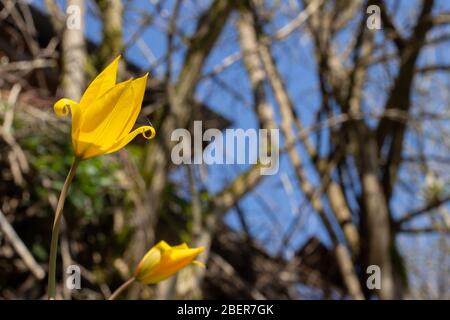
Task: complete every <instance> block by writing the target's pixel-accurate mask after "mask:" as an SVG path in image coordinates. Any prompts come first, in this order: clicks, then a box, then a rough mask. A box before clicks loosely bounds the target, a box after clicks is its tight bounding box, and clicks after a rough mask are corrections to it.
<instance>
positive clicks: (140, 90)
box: [121, 73, 148, 135]
mask: <svg viewBox="0 0 450 320" xmlns="http://www.w3.org/2000/svg"><path fill="white" fill-rule="evenodd" d="M147 77H148V73H147V74H146V75H144V76H143V77H140V78H137V79H135V80H133V81H132V83H131V86H132V88H133V103H132V104H130V106H128V107H127V110H126V111H127V113H128V114H124V115H123V123H124V124H125V126H124V127H123V130H122V132H121V135H125V134H128V133H129V132H130V131H131V129H132V128H133V126H134V124H135V123H136V119H137V117H138V115H139V112H140V111H141V105H142V100H143V99H144V93H145V88H146V85H147Z"/></svg>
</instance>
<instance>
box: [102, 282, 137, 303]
mask: <svg viewBox="0 0 450 320" xmlns="http://www.w3.org/2000/svg"><path fill="white" fill-rule="evenodd" d="M134 280H136V278H135V277H132V278H131V279H128V280H127V281H126V282H125V283H124V284H122V285H121V286H120V287H119V288H117V289H116V291H114V292H113V294H112V295H111V296H110V297H109V299H108V300H116V298H117V297H118V296H119V295H120V294H121V293H122V292H123V291H124V290H125V289H126V288H128V287H129V286H130V285H131V284H132V283H133V282H134Z"/></svg>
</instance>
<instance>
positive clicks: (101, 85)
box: [80, 55, 120, 108]
mask: <svg viewBox="0 0 450 320" xmlns="http://www.w3.org/2000/svg"><path fill="white" fill-rule="evenodd" d="M119 60H120V55H119V56H118V57H117V58H115V59H114V60H113V61H112V62H111V63H110V64H109V65H108V66H107V67H106V68H105V69H104V70H103V71H102V72H101V73H100V74H99V75H98V76H97V77H96V78H95V79H94V80H93V81H92V82H91V84H90V85H89V87H88V88H87V89H86V91H85V92H84V94H83V96H82V97H81V101H80V105H81V106H82V108H88V107H91V106H92V105H93V103H94V102H95V100H96V99H98V98H100V97H101V96H102V95H103V94H105V93H106V92H107V91H108V90H109V89H111V88H112V87H114V85H115V84H116V75H117V69H118V67H119Z"/></svg>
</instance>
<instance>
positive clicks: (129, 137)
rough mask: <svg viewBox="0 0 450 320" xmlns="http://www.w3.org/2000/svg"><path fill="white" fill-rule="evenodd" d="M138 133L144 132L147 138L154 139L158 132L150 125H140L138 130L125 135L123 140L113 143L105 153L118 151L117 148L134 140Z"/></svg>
mask: <svg viewBox="0 0 450 320" xmlns="http://www.w3.org/2000/svg"><path fill="white" fill-rule="evenodd" d="M149 131H150V135H147V132H149ZM138 134H142V135H143V136H144V138H146V139H152V138H153V137H154V136H155V134H156V132H155V128H153V127H150V126H142V127H139V128H137V129H136V130H134V131H132V132H130V133H129V134H127V135H126V136H125V137H123V138H122V139H121V140H119V141H118V142H116V143H115V144H114V145H112V146H111V147H109V148H108V149H105V150H104V151H105V152H104V153H105V154H108V153H113V152H116V151H117V150H120V149H122V148H123V147H125V146H126V145H127V144H129V143H130V142H131V140H133V139H134V138H135V137H136V136H137V135H138Z"/></svg>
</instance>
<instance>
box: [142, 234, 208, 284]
mask: <svg viewBox="0 0 450 320" xmlns="http://www.w3.org/2000/svg"><path fill="white" fill-rule="evenodd" d="M204 250H205V249H204V248H189V247H188V246H187V245H186V244H185V243H183V244H181V245H178V246H174V247H171V246H170V245H168V244H167V243H166V242H165V241H160V242H159V243H158V244H156V245H155V246H154V247H153V248H151V249H150V250H149V251H148V252H147V254H146V255H145V256H144V258H142V260H141V262H140V263H139V265H138V266H137V268H136V272H135V275H134V278H135V279H136V280H138V281H139V282H142V283H144V284H155V283H158V282H160V281H162V280H165V279H167V278H169V277H170V276H172V275H173V274H175V273H176V272H177V271H179V270H181V269H183V268H184V267H186V266H187V265H189V264H191V263H195V264H199V265H201V266H203V264H202V263H201V262H199V261H194V259H195V258H196V257H197V256H198V255H199V254H200V253H201V252H203V251H204ZM203 267H204V266H203Z"/></svg>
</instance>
